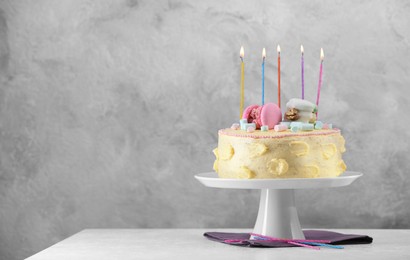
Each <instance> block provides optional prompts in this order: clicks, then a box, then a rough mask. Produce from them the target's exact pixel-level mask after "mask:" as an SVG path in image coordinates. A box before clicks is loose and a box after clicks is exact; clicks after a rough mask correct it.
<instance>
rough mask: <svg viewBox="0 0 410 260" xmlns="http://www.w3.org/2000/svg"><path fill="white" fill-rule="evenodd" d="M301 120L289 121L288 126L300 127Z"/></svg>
mask: <svg viewBox="0 0 410 260" xmlns="http://www.w3.org/2000/svg"><path fill="white" fill-rule="evenodd" d="M302 124H303V123H302V122H291V123H290V128H292V126H297V127H302Z"/></svg>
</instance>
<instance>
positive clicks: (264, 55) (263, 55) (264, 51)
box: [262, 48, 266, 59]
mask: <svg viewBox="0 0 410 260" xmlns="http://www.w3.org/2000/svg"><path fill="white" fill-rule="evenodd" d="M265 58H266V50H265V48H263V50H262V59H265Z"/></svg>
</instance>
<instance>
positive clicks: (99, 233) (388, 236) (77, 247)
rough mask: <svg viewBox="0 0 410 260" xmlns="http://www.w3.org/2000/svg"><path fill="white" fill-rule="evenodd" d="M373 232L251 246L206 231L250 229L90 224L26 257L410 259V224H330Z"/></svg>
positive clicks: (32, 259) (354, 231) (349, 231)
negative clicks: (359, 238)
mask: <svg viewBox="0 0 410 260" xmlns="http://www.w3.org/2000/svg"><path fill="white" fill-rule="evenodd" d="M328 230H331V231H335V232H340V233H345V234H361V235H368V236H371V237H373V243H372V244H366V245H346V246H345V249H329V248H322V249H321V250H312V249H308V248H299V247H293V248H249V247H238V246H232V245H226V244H222V243H218V242H214V241H210V240H208V239H206V238H205V237H204V236H203V233H204V232H207V231H219V232H251V231H252V230H251V229H212V228H210V229H85V230H83V231H81V232H79V233H77V234H75V235H73V236H71V237H69V238H67V239H65V240H63V241H61V242H59V243H57V244H55V245H53V246H51V247H49V248H47V249H45V250H43V251H41V252H39V253H37V254H35V255H33V256H31V257H29V258H27V259H29V260H39V259H42V260H47V259H53V260H54V259H59V260H64V259H70V260H76V259H82V260H83V259H90V260H93V259H98V260H103V259H121V260H128V259H199V260H200V259H224V260H226V259H235V260H240V259H258V260H263V259H269V260H274V259H281V260H286V259H298V258H301V257H303V259H314V260H318V259H389V260H390V259H410V230H398V229H390V230H387V229H385V230H380V229H328Z"/></svg>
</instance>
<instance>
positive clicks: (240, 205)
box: [0, 0, 410, 259]
mask: <svg viewBox="0 0 410 260" xmlns="http://www.w3.org/2000/svg"><path fill="white" fill-rule="evenodd" d="M409 13H410V2H409V1H346V0H343V1H304V2H302V1H288V0H280V1H271V0H268V1H257V2H255V1H198V2H195V1H183V0H182V1H178V0H175V1H142V0H141V1H140V0H134V1H131V0H127V1H114V0H112V1H85V0H84V1H69V0H64V1H63V0H60V1H54V0H42V1H29V0H27V1H22V0H13V1H12V0H10V1H6V0H2V1H0V77H1V87H0V258H1V259H21V258H23V257H27V256H29V255H31V254H33V253H35V252H37V251H39V250H41V249H44V248H45V247H48V246H50V245H51V244H53V243H55V242H58V241H60V240H62V239H63V238H66V237H67V236H69V235H72V234H74V233H76V232H78V231H80V230H82V229H84V228H111V227H112V228H114V227H116V228H136V227H139V228H155V227H162V228H173V227H209V228H210V229H212V227H252V226H253V224H254V220H255V217H256V213H257V206H258V205H257V202H258V196H259V195H258V193H257V192H256V191H247V190H243V191H241V190H219V189H211V188H206V187H204V186H202V185H200V184H199V183H198V182H197V181H195V180H194V178H193V175H194V174H195V173H199V172H204V171H210V170H211V169H212V164H213V160H214V157H213V154H212V153H211V150H212V149H213V148H214V147H215V146H216V142H217V130H218V129H219V128H222V127H226V126H229V125H230V124H231V123H233V122H234V121H235V120H236V119H237V116H238V115H237V114H238V97H239V58H238V52H239V48H240V46H241V45H244V47H245V51H246V104H250V103H255V102H259V100H260V56H261V50H262V48H263V47H266V48H267V52H268V57H267V68H266V87H267V90H266V99H267V101H274V102H276V94H275V93H276V69H277V68H276V62H275V59H276V55H275V49H276V45H277V44H278V43H279V44H280V45H281V48H282V73H283V74H282V83H283V84H282V91H283V100H287V99H289V98H291V97H295V96H299V95H300V76H299V75H300V70H299V58H300V50H299V48H300V44H301V43H303V44H304V46H305V51H306V56H305V57H306V88H307V90H306V91H307V98H308V99H311V100H314V97H315V94H316V90H315V89H316V86H317V80H318V66H319V60H318V57H319V50H320V47H323V48H324V50H325V55H326V57H325V77H324V85H323V91H322V94H321V106H320V109H321V111H320V114H319V115H320V117H322V119H323V120H325V121H331V122H333V123H334V124H335V125H336V126H338V127H340V128H341V129H342V131H343V134H344V136H345V137H346V141H347V150H348V151H347V153H346V154H345V157H344V158H345V161H346V164H347V165H348V168H349V169H350V170H357V171H362V172H364V173H365V176H364V177H363V178H361V179H360V180H358V181H357V182H356V183H354V184H353V185H351V186H350V187H345V188H338V189H324V190H307V191H300V192H298V193H297V202H298V205H299V215H300V218H301V222H302V224H303V225H304V226H306V227H345V228H355V227H361V228H409V227H410V218H409V216H410V199H409V195H410V191H409V182H410V181H409V178H408V176H406V174H408V172H407V171H408V170H409V165H410V163H409V155H408V153H409V146H410V145H409V143H408V140H409V138H410V131H409V129H408V128H409V126H410V124H409V115H408V111H410V105H409V102H408V99H409V98H408V97H409V95H410V84H409V82H410V73H409V71H410V62H409V58H410V43H409V39H410V29H409V26H410V16H409V15H408V14H409ZM283 102H285V101H283Z"/></svg>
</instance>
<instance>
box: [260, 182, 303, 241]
mask: <svg viewBox="0 0 410 260" xmlns="http://www.w3.org/2000/svg"><path fill="white" fill-rule="evenodd" d="M253 232H254V233H256V234H260V235H265V236H271V237H277V238H288V239H305V236H304V235H303V232H302V229H301V227H300V223H299V217H298V213H297V210H296V206H295V195H294V190H292V189H286V190H285V189H284V190H281V189H262V190H261V198H260V203H259V211H258V217H257V219H256V223H255V228H254V230H253Z"/></svg>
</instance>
